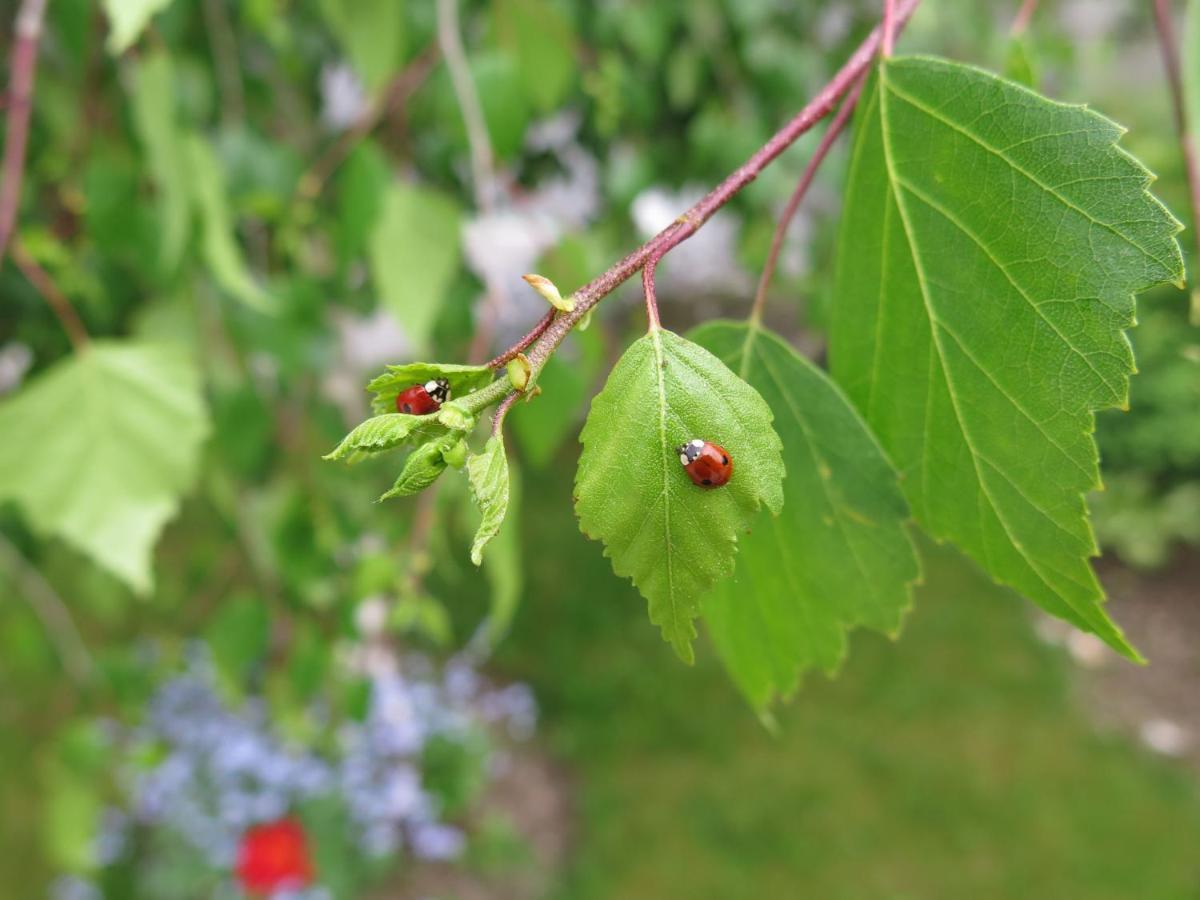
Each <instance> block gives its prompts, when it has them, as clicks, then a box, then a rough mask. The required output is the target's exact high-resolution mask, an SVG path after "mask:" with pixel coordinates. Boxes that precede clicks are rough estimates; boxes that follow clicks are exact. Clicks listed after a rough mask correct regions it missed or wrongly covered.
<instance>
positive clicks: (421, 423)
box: [322, 413, 438, 459]
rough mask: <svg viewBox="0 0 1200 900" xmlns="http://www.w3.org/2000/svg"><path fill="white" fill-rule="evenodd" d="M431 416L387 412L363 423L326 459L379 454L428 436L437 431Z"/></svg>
mask: <svg viewBox="0 0 1200 900" xmlns="http://www.w3.org/2000/svg"><path fill="white" fill-rule="evenodd" d="M437 427H438V426H437V423H436V422H434V421H433V420H432V419H430V418H429V417H428V416H406V415H404V414H403V413H384V414H383V415H382V416H375V417H374V418H371V419H367V420H366V421H365V422H361V423H359V424H358V425H357V426H356V427H355V428H354V430H353V431H351V432H350V433H349V434H348V435H346V436H345V437H344V438H342V442H341V443H340V444H338V445H337V446H336V447H334V448H333V449H332V450H331V451H330V452H328V453H326V454H325V455H324V456H323V457H322V459H346V458H347V457H350V456H354V455H355V454H357V453H379V452H381V451H383V450H391V449H392V448H393V447H399V446H400V445H401V444H403V443H405V442H406V441H408V440H409V439H410V438H414V439H420V438H424V437H428V436H429V435H430V434H431V433H432V431H433V430H436V429H437Z"/></svg>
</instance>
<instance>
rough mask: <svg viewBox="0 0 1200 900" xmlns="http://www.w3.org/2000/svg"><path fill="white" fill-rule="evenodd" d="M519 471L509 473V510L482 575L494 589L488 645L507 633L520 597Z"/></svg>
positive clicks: (485, 630)
mask: <svg viewBox="0 0 1200 900" xmlns="http://www.w3.org/2000/svg"><path fill="white" fill-rule="evenodd" d="M519 474H520V470H518V469H515V468H514V469H512V470H511V471H510V472H509V478H508V481H509V490H508V511H507V514H506V515H505V517H504V522H503V524H502V525H501V526H500V530H499V531H498V532H497V533H496V537H495V538H494V539H493V540H492V542H491V544H490V545H489V547H488V555H487V559H485V560H484V562H483V574H484V577H486V578H487V581H488V586H489V587H490V588H491V591H492V597H491V603H490V604H489V606H488V614H487V619H486V620H485V621H484V623H483V627H482V629H481V632H480V633H481V635H482V637H483V639H484V640H485V641H486V642H487V645H488V646H489V647H495V646H496V645H497V644H498V643H499V642H500V640H501V638H503V637H504V635H505V634H507V633H508V629H509V627H510V626H511V625H512V620H513V616H514V615H516V612H517V604H518V603H519V602H520V599H521V589H522V585H523V581H524V578H523V573H522V570H521V530H520V523H521V514H520V510H521V479H520V478H518V477H517V476H518V475H519Z"/></svg>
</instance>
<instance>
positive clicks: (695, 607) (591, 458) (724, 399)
mask: <svg viewBox="0 0 1200 900" xmlns="http://www.w3.org/2000/svg"><path fill="white" fill-rule="evenodd" d="M771 419H772V414H771V409H770V407H768V406H767V404H766V403H765V402H764V401H763V398H762V397H760V396H759V395H758V392H757V391H755V390H754V388H752V387H751V386H750V385H748V384H746V382H745V381H743V380H742V379H740V378H738V376H737V375H735V374H734V373H733V372H731V371H730V370H729V368H728V367H727V366H726V365H725V364H724V363H723V362H721V361H720V360H719V359H717V358H716V357H715V356H713V355H712V354H711V353H709V352H708V351H707V350H705V349H704V348H703V347H700V346H697V345H696V344H693V343H692V342H690V341H688V340H685V339H684V338H682V337H680V336H679V335H677V334H674V333H672V332H670V331H663V330H657V329H656V330H654V331H651V332H650V333H649V334H647V335H645V336H644V337H642V338H640V339H639V340H637V341H636V342H634V343H633V344H632V345H631V346H630V347H629V349H628V350H626V351H625V353H624V355H623V356H622V357H621V359H620V360H619V361H618V362H617V365H616V366H615V367H614V368H613V370H612V372H611V373H610V374H609V376H608V382H607V383H606V384H605V386H604V389H603V390H602V391H601V392H600V393H599V394H597V395H596V397H595V399H594V400H593V401H592V408H591V411H590V412H589V413H588V418H587V423H586V424H585V425H584V427H583V433H582V434H581V435H580V440H581V441H582V443H583V453H582V455H581V456H580V458H579V470H578V472H577V474H576V477H575V511H576V514H577V515H578V516H579V524H580V527H581V528H582V529H583V533H584V534H586V535H587V536H588V537H590V538H593V539H597V540H601V541H603V542H604V545H605V552H606V553H607V555H608V556H609V557H611V559H612V563H613V571H615V572H616V573H617V574H618V575H621V576H623V577H626V578H630V579H632V580H633V583H634V584H635V585H637V588H638V590H640V591H641V592H642V596H644V597H645V598H646V600H647V601H648V603H649V608H650V620H651V621H652V622H654V623H655V624H656V625H658V626H659V627H660V628H661V629H662V632H663V637H664V638H665V639H666V640H668V641H669V642H670V643H671V644H672V645H673V646H674V648H675V651H676V653H678V654H679V656H680V657H681V658H682V659H683V660H685V661H687V662H691V660H692V658H693V654H692V638H694V637H695V635H696V629H695V626H694V625H693V623H692V620H693V619H695V618H696V616H698V615H699V614H700V599H701V597H703V595H704V594H705V593H706V592H707V591H708V590H709V589H710V588H711V587H712V586H713V584H715V583H716V582H717V581H718V580H719V579H721V578H726V577H728V576H729V575H730V574H732V572H733V567H734V555H735V553H736V550H737V536H738V534H739V533H740V532H743V531H745V530H746V529H747V528H749V527H750V523H751V521H752V520H753V519H754V515H755V513H756V512H757V511H758V509H759V507H761V506H766V507H767V508H768V509H770V510H771V511H772V512H778V511H779V509H780V507H781V506H782V505H783V484H782V482H783V474H784V469H783V459H782V456H781V444H780V442H779V437H778V435H776V434H775V431H774V430H773V429H772V428H771ZM694 438H700V439H703V440H709V441H712V442H714V443H716V444H719V445H721V446H722V447H724V448H725V449H726V450H727V451H728V452H729V455H730V456H731V457H732V459H733V478H732V479H731V480H730V481H729V483H728V484H726V485H725V486H724V487H721V488H717V489H714V490H705V489H704V488H700V487H697V486H696V485H694V484H693V483H692V482H691V480H690V479H689V478H688V476H687V473H686V472H685V471H684V469H683V466H682V465H680V462H679V454H678V452H677V451H676V448H677V447H678V446H679V445H680V444H682V443H684V442H685V441H688V440H691V439H694Z"/></svg>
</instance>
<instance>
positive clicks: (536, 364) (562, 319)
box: [479, 0, 920, 394]
mask: <svg viewBox="0 0 1200 900" xmlns="http://www.w3.org/2000/svg"><path fill="white" fill-rule="evenodd" d="M919 3H920V0H900V2H899V3H898V4H897V8H896V28H897V29H899V28H902V27H903V26H904V24H905V23H906V22H907V21H908V19H909V18H910V17H911V16H912V14H913V12H914V11H915V10H916V8H917V6H918V5H919ZM882 36H883V28H882V26H880V27H876V28H875V30H874V31H872V32H871V33H870V35H868V36H867V38H866V40H864V41H863V42H862V43H861V44H860V45H859V46H858V49H857V50H855V51H854V54H853V55H852V56H851V57H850V59H849V60H847V62H846V63H845V65H843V66H842V68H841V69H839V70H838V72H837V74H835V75H834V76H833V78H832V79H831V80H830V81H829V83H828V84H826V85H825V87H824V88H822V89H821V91H820V92H819V93H818V94H817V96H816V97H814V98H813V99H812V101H810V102H809V104H808V105H807V106H805V107H804V109H802V110H801V111H800V112H799V113H798V114H797V115H796V116H795V117H794V118H793V119H792V120H791V121H790V122H788V123H787V124H786V125H784V126H783V128H781V129H780V130H779V131H778V132H776V133H775V135H774V136H773V137H772V138H771V139H770V140H769V141H767V142H766V143H765V144H764V145H763V146H762V147H761V148H759V149H758V150H757V151H756V152H755V153H754V154H753V155H752V156H751V157H750V158H749V159H748V160H747V161H746V162H745V163H744V164H742V165H741V166H740V167H738V168H737V169H735V170H734V171H733V172H732V173H731V174H730V175H729V176H728V177H727V178H726V179H725V180H724V181H722V182H721V183H720V184H719V185H717V186H716V187H715V188H713V190H712V191H710V192H709V193H708V195H707V196H705V197H703V198H702V199H701V200H700V201H699V202H697V203H696V204H695V205H693V206H692V208H691V209H689V210H688V211H687V212H685V213H684V214H683V215H682V216H680V217H679V218H678V219H676V220H675V221H674V222H673V223H672V224H670V225H668V226H667V227H666V228H664V229H663V230H662V231H660V232H659V233H658V234H657V235H655V236H654V237H653V238H651V239H650V240H649V241H647V242H646V243H645V244H643V245H642V246H641V247H639V248H638V249H637V250H634V251H633V252H632V253H630V254H629V255H628V256H626V257H625V258H624V259H622V260H621V261H620V262H618V263H616V264H615V265H614V266H612V267H611V268H610V269H609V270H608V271H606V272H604V273H603V274H602V275H599V276H598V277H596V278H594V279H593V280H592V281H590V282H589V283H588V284H586V285H584V286H583V287H582V288H580V289H579V290H578V291H576V292H575V293H574V295H573V296H574V298H575V309H574V310H573V311H572V312H569V313H563V314H562V315H560V316H558V317H556V318H555V320H554V321H553V322H552V323H551V325H550V327H549V328H547V329H546V333H545V334H543V335H542V336H541V338H539V339H538V341H537V342H536V343H535V344H534V345H533V347H532V348H531V349H530V351H529V353H528V356H529V361H530V362H531V363H532V364H533V370H534V373H535V374H536V373H537V372H538V371H539V370H540V369H541V367H542V366H543V365H545V363H546V360H547V359H548V358H549V357H550V355H551V354H552V353H553V352H554V350H555V348H557V347H558V345H559V344H560V343H562V340H563V338H564V337H566V335H567V333H568V332H570V330H571V329H572V328H574V327H575V325H576V324H577V323H578V322H579V321H580V320H581V319H582V318H583V317H584V316H585V315H587V313H588V311H589V310H591V309H592V308H593V307H594V306H595V305H596V304H597V303H599V302H600V301H601V300H603V299H604V298H605V297H607V296H608V295H609V294H611V293H612V292H613V291H614V290H616V289H617V287H619V286H620V285H621V284H623V283H624V282H625V281H626V280H627V279H629V278H630V277H631V276H632V275H633V274H634V273H635V272H637V271H638V270H639V269H641V268H642V267H643V266H645V265H646V264H647V263H648V262H650V261H651V260H654V261H655V262H657V261H658V260H659V259H661V258H662V257H663V256H664V255H665V254H666V253H668V252H670V250H671V249H672V248H674V247H676V246H677V245H679V244H680V243H682V242H683V241H684V240H686V239H687V238H689V237H690V236H691V235H693V234H695V233H696V230H697V229H698V228H700V226H701V225H703V224H704V223H705V222H707V221H708V220H709V219H710V218H711V217H712V215H713V214H714V213H715V212H716V211H717V210H718V209H720V208H721V207H722V206H724V205H725V204H726V203H728V202H729V201H730V200H731V199H732V198H733V197H734V196H736V195H737V193H738V192H739V191H741V190H742V188H744V187H745V186H746V185H748V184H749V183H750V182H752V181H753V180H754V179H755V178H757V177H758V174H759V173H760V172H762V170H763V169H765V168H766V167H767V166H768V165H770V164H771V163H772V162H774V160H775V159H776V157H778V156H779V154H781V153H782V152H783V151H784V150H786V149H787V148H788V147H790V146H791V145H792V144H793V143H794V142H795V141H796V139H797V138H799V137H800V135H802V134H804V133H805V132H807V131H809V130H810V129H811V128H812V127H813V126H814V125H816V124H817V123H818V122H819V121H821V119H823V118H825V116H827V115H828V114H829V113H830V111H831V110H832V109H833V107H834V106H835V105H836V104H837V102H838V100H839V99H840V98H841V97H842V96H843V95H844V94H845V93H846V92H847V91H849V90H850V89H851V88H852V87H853V85H854V83H855V82H856V81H857V80H858V79H859V78H860V77H861V76H862V74H863V73H864V72H866V71H867V69H868V68H869V67H870V65H871V63H872V61H873V60H874V57H875V54H876V52H877V51H878V50H879V47H880V44H881V41H882ZM485 391H486V389H485ZM479 393H481V394H482V393H483V391H481V392H479Z"/></svg>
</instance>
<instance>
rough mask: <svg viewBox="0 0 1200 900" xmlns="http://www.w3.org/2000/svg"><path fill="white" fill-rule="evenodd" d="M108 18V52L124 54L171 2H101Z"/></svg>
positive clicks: (117, 0)
mask: <svg viewBox="0 0 1200 900" xmlns="http://www.w3.org/2000/svg"><path fill="white" fill-rule="evenodd" d="M103 4H104V12H105V14H106V15H107V16H108V52H109V53H112V54H113V55H114V56H115V55H116V54H118V53H124V52H125V51H126V50H128V49H129V48H130V47H131V46H132V45H133V42H134V41H136V40H137V39H138V38H139V37H140V36H141V34H142V32H143V31H144V30H145V28H146V26H147V25H149V24H150V19H151V18H153V17H154V16H155V15H156V14H157V13H160V12H162V11H163V10H164V9H166V8H167V7H168V6H170V5H171V0H103Z"/></svg>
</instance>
